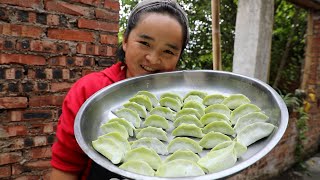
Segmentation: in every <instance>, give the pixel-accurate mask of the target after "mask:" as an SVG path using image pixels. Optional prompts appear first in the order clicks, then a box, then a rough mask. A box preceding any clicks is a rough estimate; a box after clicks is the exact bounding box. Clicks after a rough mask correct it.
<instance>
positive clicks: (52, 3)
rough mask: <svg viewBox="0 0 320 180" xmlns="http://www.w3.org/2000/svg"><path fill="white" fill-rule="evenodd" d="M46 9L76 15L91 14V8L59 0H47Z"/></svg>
mask: <svg viewBox="0 0 320 180" xmlns="http://www.w3.org/2000/svg"><path fill="white" fill-rule="evenodd" d="M45 9H46V10H48V11H57V12H61V13H66V14H70V15H76V16H89V15H90V12H91V10H90V8H87V7H83V6H79V5H74V4H70V3H67V2H63V1H59V0H47V1H46V2H45Z"/></svg>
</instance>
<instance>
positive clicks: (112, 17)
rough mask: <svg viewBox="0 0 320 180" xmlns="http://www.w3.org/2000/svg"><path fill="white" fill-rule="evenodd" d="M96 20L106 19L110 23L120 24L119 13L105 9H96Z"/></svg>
mask: <svg viewBox="0 0 320 180" xmlns="http://www.w3.org/2000/svg"><path fill="white" fill-rule="evenodd" d="M95 15H96V18H99V19H105V20H109V21H114V22H118V21H119V13H117V12H110V11H107V10H104V9H96V10H95Z"/></svg>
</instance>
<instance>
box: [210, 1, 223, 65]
mask: <svg viewBox="0 0 320 180" xmlns="http://www.w3.org/2000/svg"><path fill="white" fill-rule="evenodd" d="M211 9H212V61H213V70H222V66H221V48H220V23H219V21H220V0H212V1H211Z"/></svg>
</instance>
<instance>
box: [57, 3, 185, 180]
mask: <svg viewBox="0 0 320 180" xmlns="http://www.w3.org/2000/svg"><path fill="white" fill-rule="evenodd" d="M188 40H189V31H188V20H187V17H186V15H185V13H184V11H183V10H182V9H181V7H180V6H179V5H178V4H177V3H176V2H175V1H173V0H145V1H142V2H141V3H139V4H137V6H136V7H135V8H134V9H133V11H132V12H131V15H130V17H129V20H128V25H127V29H126V31H125V34H124V39H123V42H122V45H121V46H120V47H119V51H118V57H119V59H120V61H121V62H118V63H116V64H115V65H113V66H111V67H110V68H107V69H105V70H103V71H101V72H96V73H91V74H89V75H87V76H84V77H83V78H81V79H80V80H78V81H77V82H76V83H75V84H74V85H73V86H72V88H71V89H70V91H69V92H68V94H67V96H66V97H65V100H64V102H63V106H62V114H61V116H60V119H59V122H58V128H57V132H56V137H57V141H56V142H55V143H54V145H53V147H52V160H51V165H52V166H53V169H52V173H51V179H59V180H61V179H63V180H65V179H80V178H81V179H98V178H103V179H110V178H113V177H117V178H121V177H120V176H119V175H116V174H114V173H112V172H109V171H107V170H106V169H104V168H102V167H100V166H99V165H97V164H96V163H94V162H92V161H91V160H90V159H89V158H88V157H87V156H86V154H85V153H84V152H83V151H82V150H81V148H80V147H79V145H78V144H77V142H76V140H75V137H74V130H73V127H74V119H75V116H76V114H77V112H78V110H79V109H80V107H81V105H82V104H83V103H84V102H85V100H86V99H88V98H89V97H90V96H91V95H92V94H94V93H95V92H97V91H99V90H100V89H102V88H104V87H106V86H108V85H110V84H112V83H115V82H117V81H121V80H123V79H125V78H130V77H135V76H141V75H146V74H152V73H157V72H166V71H172V70H175V68H176V65H177V63H178V60H179V58H180V56H181V54H182V52H183V50H184V48H185V47H186V45H187V43H188Z"/></svg>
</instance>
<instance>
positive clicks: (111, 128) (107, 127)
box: [100, 122, 129, 139]
mask: <svg viewBox="0 0 320 180" xmlns="http://www.w3.org/2000/svg"><path fill="white" fill-rule="evenodd" d="M100 129H101V131H102V132H103V133H104V134H108V133H111V132H118V133H119V134H120V135H121V136H123V137H124V138H126V139H127V138H128V137H129V134H128V131H127V129H126V128H125V127H124V126H123V125H121V124H120V123H118V122H107V123H105V124H103V125H102V126H101V127H100Z"/></svg>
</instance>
